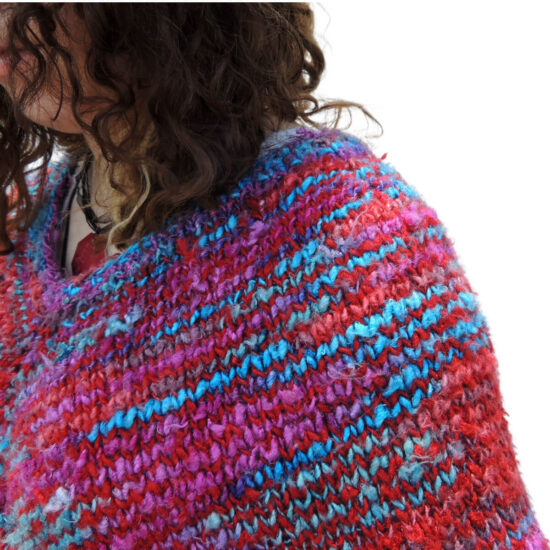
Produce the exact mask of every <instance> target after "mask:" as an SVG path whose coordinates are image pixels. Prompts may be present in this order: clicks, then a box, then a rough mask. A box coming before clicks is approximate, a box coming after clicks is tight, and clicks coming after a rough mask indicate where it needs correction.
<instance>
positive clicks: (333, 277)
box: [0, 127, 549, 550]
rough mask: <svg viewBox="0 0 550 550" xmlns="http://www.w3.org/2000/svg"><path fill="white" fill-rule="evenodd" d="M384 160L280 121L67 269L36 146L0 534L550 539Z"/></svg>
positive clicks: (484, 358) (456, 293)
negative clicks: (177, 208) (240, 158)
mask: <svg viewBox="0 0 550 550" xmlns="http://www.w3.org/2000/svg"><path fill="white" fill-rule="evenodd" d="M384 159H385V155H384V156H383V157H382V158H378V157H377V156H376V155H375V154H374V153H373V152H372V150H371V149H370V148H369V146H368V145H367V143H365V142H364V141H363V140H361V139H360V138H358V137H356V136H354V135H353V134H351V133H348V132H345V131H342V130H339V129H333V128H324V127H323V128H320V129H315V128H308V127H298V128H295V129H292V131H284V132H282V133H278V134H277V135H276V136H275V138H273V136H271V139H270V138H268V140H267V141H266V142H265V143H264V146H263V147H262V150H261V152H260V155H259V156H258V158H257V160H256V162H255V164H254V166H253V167H252V168H251V169H250V170H249V171H248V172H247V174H246V175H245V176H244V177H243V178H242V179H241V180H240V181H239V182H238V184H236V185H235V186H234V187H233V188H232V189H230V190H228V191H227V192H226V193H225V194H224V195H223V197H222V199H223V200H222V203H221V205H220V206H219V207H216V208H212V209H205V208H202V207H199V206H194V207H193V208H191V209H190V211H189V212H187V213H185V214H181V213H180V214H179V215H177V216H173V217H172V218H170V219H169V220H168V221H167V222H166V223H165V224H164V225H163V226H162V228H161V229H160V230H159V231H158V232H155V233H152V234H149V235H146V236H145V237H143V238H142V239H140V241H139V242H137V243H135V244H133V245H132V246H130V247H129V248H127V249H126V250H125V251H123V252H122V253H121V254H120V255H118V256H116V257H111V258H110V259H107V260H106V261H105V262H104V263H102V264H101V265H100V266H95V267H93V268H91V269H87V270H85V271H84V272H82V273H79V274H77V275H76V276H72V277H66V276H64V273H63V271H62V268H61V266H60V265H59V264H58V263H57V262H56V247H57V244H58V241H59V238H60V226H61V223H60V218H61V212H62V205H63V200H64V198H65V196H66V193H67V190H68V189H70V187H71V182H72V173H73V169H74V167H72V166H71V165H70V163H69V162H68V160H67V158H66V157H64V156H61V158H59V159H57V160H56V161H52V162H51V166H49V167H48V181H47V190H48V195H47V196H48V198H47V201H46V203H45V205H44V207H43V208H42V209H41V212H40V214H39V216H38V218H37V219H36V221H35V222H34V223H33V225H32V226H31V228H30V229H29V230H28V231H27V232H25V233H24V234H23V233H21V234H20V235H18V237H17V239H16V248H15V251H14V252H13V253H12V254H10V255H7V256H0V297H1V299H0V450H1V452H0V547H1V548H6V549H25V550H29V549H34V548H50V549H61V548H63V549H74V548H88V549H103V550H107V549H109V550H126V549H132V548H139V549H145V548H147V549H153V550H160V549H166V548H175V549H201V548H215V549H225V548H240V549H256V548H288V549H294V548H300V549H301V548H323V549H324V548H331V549H338V550H340V549H344V550H351V549H353V548H372V549H378V548H380V549H393V550H408V549H412V550H426V549H428V550H430V549H433V550H436V549H437V550H441V549H445V550H451V549H452V550H455V549H463V550H465V549H472V550H473V549H488V550H489V549H490V550H497V549H520V548H521V549H530V550H540V549H548V548H549V546H548V540H547V539H546V538H545V537H544V535H543V533H542V532H541V530H540V527H539V524H538V522H537V519H536V516H535V513H534V510H533V507H532V503H531V501H530V497H529V495H528V492H527V490H526V487H525V485H524V482H523V480H522V476H521V472H520V468H519V463H518V460H517V457H516V455H515V450H514V445H513V441H512V438H511V434H510V431H509V428H508V423H507V419H506V414H507V413H506V412H505V410H504V408H503V402H502V396H501V393H500V388H499V378H498V362H497V358H496V356H495V352H494V349H493V345H492V342H491V337H490V332H489V327H488V326H487V321H486V318H485V316H484V315H483V312H482V311H481V308H480V303H479V301H478V297H477V295H476V293H475V291H474V290H473V289H472V287H471V286H470V284H469V282H468V279H467V277H466V275H465V273H464V270H463V269H462V267H461V264H460V261H459V258H458V257H457V254H456V251H455V249H454V245H453V242H452V240H451V238H450V237H449V235H448V234H447V231H446V228H445V226H444V225H443V224H442V222H441V221H440V220H439V218H438V216H437V214H436V212H435V211H434V209H433V208H431V207H430V206H429V205H428V204H427V202H426V201H425V200H424V199H423V197H422V196H421V194H420V193H419V192H418V190H417V189H415V188H414V186H412V185H410V184H408V183H407V182H406V181H405V180H404V179H403V177H402V176H401V175H400V174H399V173H398V172H397V171H396V170H395V168H394V167H393V166H392V165H391V164H390V163H389V162H386V161H385V160H384ZM27 177H28V182H29V187H30V189H31V191H32V190H36V189H37V182H36V181H33V176H32V175H29V176H27Z"/></svg>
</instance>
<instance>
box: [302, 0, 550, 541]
mask: <svg viewBox="0 0 550 550" xmlns="http://www.w3.org/2000/svg"><path fill="white" fill-rule="evenodd" d="M311 6H312V8H313V10H314V13H315V18H316V21H315V28H316V37H317V39H318V41H319V43H320V46H321V47H322V49H323V51H324V54H325V57H326V63H327V66H326V72H325V75H324V77H323V80H322V82H321V85H320V86H319V88H318V90H317V92H318V93H317V94H316V95H317V97H319V98H321V99H322V98H327V99H337V98H339V99H345V100H350V101H356V102H359V103H361V104H363V105H364V106H365V107H366V109H367V110H368V111H369V112H370V113H371V114H372V115H374V117H376V118H377V119H378V120H379V122H380V123H381V124H382V126H383V129H384V134H383V136H382V137H381V138H368V143H369V145H371V147H372V149H373V151H374V152H375V153H376V154H377V155H378V156H381V155H382V154H384V153H388V154H387V157H386V159H385V160H386V162H389V163H391V164H392V165H393V166H394V167H395V168H396V170H397V171H398V172H399V173H400V174H401V175H402V176H403V177H404V179H405V180H406V181H408V182H409V183H411V184H412V185H414V186H415V188H416V189H417V190H418V191H419V192H420V193H421V194H422V195H423V196H424V198H425V200H426V201H427V203H428V204H429V205H430V206H432V207H433V208H434V209H435V210H436V212H437V213H438V215H439V217H440V219H441V221H442V222H443V223H444V225H445V226H446V227H447V232H448V235H449V236H450V238H451V240H452V241H453V242H454V245H455V249H456V251H457V254H458V256H459V260H460V261H461V264H462V265H463V267H464V269H465V271H466V274H467V276H468V279H469V281H470V283H471V285H472V287H473V289H474V290H475V291H476V292H477V293H478V299H479V301H480V305H481V309H482V312H483V313H484V314H485V316H486V318H487V321H488V323H489V328H490V334H491V338H492V341H493V344H494V347H495V351H496V355H497V359H498V361H499V375H500V384H501V392H502V395H503V400H504V408H505V409H506V411H507V413H508V416H507V420H508V423H509V426H510V432H511V433H512V439H513V443H514V447H515V451H516V456H517V457H518V460H519V466H520V471H521V473H522V477H523V480H524V482H525V485H526V487H527V491H528V493H529V495H530V497H531V500H532V503H533V507H534V511H535V516H536V517H537V519H538V521H539V523H540V526H541V528H542V530H543V532H544V534H545V535H546V536H547V537H550V498H549V496H550V470H549V468H548V461H549V458H550V443H549V441H548V436H549V433H550V430H549V420H550V412H549V411H550V407H549V402H550V351H549V349H548V348H547V347H546V346H547V345H548V344H549V343H550V317H549V315H550V292H549V283H550V281H549V271H548V265H549V264H550V262H549V259H548V254H549V252H550V251H549V243H550V228H549V225H548V224H549V216H548V210H549V199H550V192H549V188H550V176H549V172H548V159H549V151H550V137H549V131H550V106H549V103H550V79H549V76H548V56H549V54H550V33H549V32H548V28H547V27H548V16H547V14H548V10H549V7H548V3H547V2H543V1H540V2H535V1H529V0H525V1H522V2H521V3H520V2H518V1H516V2H503V1H499V2H496V1H490V0H486V1H485V2H479V1H472V0H463V1H462V2H460V3H458V2H455V3H450V2H441V1H439V2H437V1H435V0H430V1H428V0H417V1H416V2H410V1H402V0H399V1H397V0H384V1H381V0H377V1H372V0H364V1H363V2H345V1H344V2H342V1H338V2H336V1H328V2H321V3H312V4H311ZM352 114H353V119H352V120H353V123H352V125H351V126H350V128H349V129H347V130H346V131H349V132H352V133H355V134H356V135H360V137H362V136H364V135H378V134H379V133H380V129H379V127H378V126H377V125H376V124H375V123H374V122H369V123H368V126H367V119H366V118H365V116H364V115H363V114H362V113H361V112H360V111H359V110H357V109H353V110H352ZM348 121H349V118H346V120H344V123H343V125H342V126H340V127H342V129H344V127H345V126H346V125H347V123H348Z"/></svg>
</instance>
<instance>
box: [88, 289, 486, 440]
mask: <svg viewBox="0 0 550 550" xmlns="http://www.w3.org/2000/svg"><path fill="white" fill-rule="evenodd" d="M447 290H448V289H447V287H445V286H444V285H440V284H435V285H432V286H431V287H429V288H428V289H427V291H426V298H427V299H430V297H431V296H432V294H436V295H438V296H440V295H441V294H443V293H444V292H446V291H447ZM451 302H452V304H453V306H452V307H454V305H457V306H459V307H464V306H465V307H468V308H469V309H470V308H475V307H476V298H475V295H473V294H470V293H466V292H462V293H459V300H457V301H451ZM422 304H423V300H422V293H420V292H418V291H416V290H415V291H413V293H412V294H411V295H410V296H407V297H405V298H403V299H401V300H399V301H398V302H395V301H393V300H391V301H390V302H389V303H387V304H386V306H385V308H384V312H383V313H382V314H375V315H373V316H372V317H371V318H370V319H369V321H368V322H367V323H366V324H362V323H357V322H354V323H352V325H351V326H350V327H349V328H348V329H347V331H346V334H345V335H341V334H335V335H334V337H333V339H332V341H331V342H330V343H329V344H327V343H322V344H321V345H320V346H318V348H317V349H316V350H313V349H308V350H306V353H305V354H304V356H303V357H302V359H301V360H300V363H295V362H291V361H288V362H287V364H286V367H285V370H284V372H276V371H271V372H270V373H269V374H268V375H267V377H266V379H265V385H266V388H267V389H269V388H270V387H271V386H272V385H273V384H274V383H275V381H276V379H279V380H280V382H281V383H286V382H289V381H290V380H291V379H292V377H293V375H294V373H296V374H297V375H298V376H299V377H302V376H303V373H304V372H305V371H306V369H307V364H308V363H309V364H310V365H311V366H312V367H313V368H314V369H316V368H317V363H318V361H319V359H321V357H323V356H325V355H326V356H329V357H331V356H333V355H335V354H336V352H337V350H338V349H339V348H341V347H342V346H344V348H346V349H347V348H349V349H353V340H354V339H355V337H356V336H361V335H362V333H363V331H364V330H367V334H368V333H370V331H372V330H373V327H375V326H382V325H383V324H391V322H392V319H393V317H394V316H402V315H403V309H402V305H404V307H410V308H415V309H418V308H420V307H421V306H422ZM440 315H441V306H439V305H438V307H435V308H433V309H432V310H426V311H425V312H424V315H423V316H422V320H421V321H418V320H416V319H412V320H411V322H410V324H409V328H408V334H409V337H410V335H412V332H414V326H415V325H417V326H421V327H422V328H425V329H427V328H428V327H429V326H430V325H431V324H434V323H437V322H438V321H439V318H440ZM400 318H402V317H400ZM474 321H475V322H477V321H478V320H477V318H474V319H473V321H472V323H473V322H474ZM463 325H464V326H468V324H467V323H463ZM402 329H403V327H402V328H400V329H399V332H400V333H401V331H402ZM348 331H349V332H348ZM381 338H382V340H381V342H382V343H381V345H382V346H383V347H384V346H386V345H391V344H392V343H393V342H394V341H395V339H391V340H390V339H389V338H387V337H385V336H381ZM290 347H291V346H290V345H289V343H288V342H287V341H286V340H285V339H281V340H280V341H279V342H273V343H271V344H269V345H268V347H267V348H266V349H265V350H264V352H263V353H262V354H261V355H254V354H252V353H248V354H247V355H246V356H245V357H244V359H243V362H242V365H241V366H240V367H232V368H231V370H230V371H229V373H227V374H226V373H223V372H221V371H218V372H216V373H215V374H214V376H213V377H212V378H211V379H210V380H206V379H202V380H200V381H199V382H198V384H197V389H196V390H195V391H192V390H191V389H186V388H183V389H181V390H180V391H179V392H178V394H177V397H175V396H173V395H171V396H168V397H166V398H164V399H162V400H158V399H150V400H149V401H148V402H147V403H146V404H145V406H144V408H143V409H142V408H141V407H131V408H130V409H129V410H128V411H127V412H124V411H120V410H119V411H117V412H116V413H115V414H114V415H113V416H112V417H111V418H110V419H109V420H108V421H101V422H98V423H96V424H95V425H94V426H93V428H92V430H91V433H90V434H89V435H88V438H89V439H90V441H92V442H93V441H95V439H96V438H97V436H98V435H99V433H101V434H103V435H107V434H108V433H109V432H110V431H111V430H112V429H114V428H125V429H130V428H131V426H132V425H133V423H134V421H135V419H136V418H138V419H140V420H142V421H143V422H148V421H149V419H150V418H151V416H152V415H153V414H162V415H165V414H167V413H168V412H169V411H172V410H178V409H179V408H180V407H181V406H182V405H183V403H184V402H185V401H187V400H188V399H191V400H192V401H197V400H198V399H200V398H201V396H202V395H203V394H204V393H206V392H207V391H208V392H209V393H213V392H215V391H223V389H224V388H227V387H229V386H230V385H231V382H232V380H233V379H234V378H235V376H239V377H240V378H242V379H245V378H246V377H247V376H248V372H249V370H250V368H251V366H253V367H254V368H256V369H258V370H259V371H262V372H263V371H266V370H267V369H268V368H269V367H270V366H271V363H272V360H275V361H281V362H283V361H284V360H285V359H286V355H287V353H288V352H289V350H290ZM383 347H382V349H380V350H379V352H380V353H381V352H382V351H383ZM373 358H375V356H374V355H373ZM251 364H252V365H251ZM383 414H384V413H383V412H382V411H379V412H378V413H377V416H381V415H383ZM379 421H380V420H378V421H377V423H378V422H379Z"/></svg>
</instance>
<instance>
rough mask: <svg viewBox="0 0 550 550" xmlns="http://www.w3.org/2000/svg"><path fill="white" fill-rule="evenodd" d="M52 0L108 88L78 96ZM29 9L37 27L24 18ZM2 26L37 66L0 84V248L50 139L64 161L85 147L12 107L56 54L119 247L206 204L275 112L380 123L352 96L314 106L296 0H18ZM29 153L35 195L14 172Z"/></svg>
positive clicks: (303, 19)
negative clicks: (100, 167)
mask: <svg viewBox="0 0 550 550" xmlns="http://www.w3.org/2000/svg"><path fill="white" fill-rule="evenodd" d="M64 6H70V7H72V8H73V9H74V10H75V13H76V15H77V16H78V17H79V18H80V20H82V21H83V23H84V26H85V27H84V28H85V29H86V31H87V33H88V35H89V37H88V40H89V42H90V46H89V50H88V53H87V57H86V71H87V72H88V73H89V75H90V78H91V79H92V81H94V80H95V82H97V83H99V84H100V85H101V86H103V87H105V88H107V89H109V90H110V91H112V92H113V93H112V98H105V97H103V98H98V97H96V96H94V97H84V95H83V90H82V86H81V82H80V80H81V77H80V75H78V74H76V72H78V71H75V64H74V62H73V57H72V56H71V52H70V51H69V49H67V48H64V47H63V46H62V45H61V44H60V43H59V42H58V41H57V39H56V37H55V36H54V33H55V31H56V28H57V26H58V25H59V26H60V28H61V29H63V30H64V32H66V33H67V34H69V30H68V29H67V27H66V25H65V24H64V22H63V18H62V16H61V14H60V12H61V10H62V9H63V7H64ZM31 19H33V20H34V21H36V22H37V24H38V28H39V30H40V34H41V39H40V38H39V37H37V36H36V33H34V32H33V31H32V29H30V27H29V25H28V22H29V20H31ZM28 29H30V33H31V34H32V35H33V36H32V37H31V38H32V39H31V38H29V36H27V30H28ZM8 36H9V38H8V40H9V45H8V48H9V49H8V52H9V53H10V54H11V55H12V56H13V57H14V60H15V61H16V62H18V61H19V60H20V57H19V54H18V51H17V49H18V47H19V48H25V49H27V50H29V52H30V53H31V54H32V56H34V58H36V61H37V70H36V71H35V74H33V78H32V79H30V78H27V76H26V75H23V76H24V78H25V88H24V89H23V92H22V93H21V94H20V95H19V97H17V98H16V99H12V98H11V97H10V96H9V95H8V94H7V93H6V91H5V90H4V89H3V88H2V87H0V247H3V248H4V250H3V251H2V252H1V253H2V254H8V253H10V252H11V251H13V249H14V245H13V243H12V242H11V240H10V238H9V236H8V230H11V229H12V228H14V227H15V228H16V229H18V230H19V231H24V230H26V229H28V227H30V225H31V224H32V222H33V220H34V219H35V216H36V214H37V213H38V210H39V208H40V205H41V201H42V199H43V197H42V193H41V191H43V188H44V187H45V182H46V175H47V166H48V163H49V162H50V159H51V157H52V155H53V153H54V152H55V149H56V148H57V147H60V148H62V149H64V151H65V152H66V154H67V155H68V157H69V159H70V160H71V162H79V161H80V160H82V159H84V158H85V157H86V156H87V155H90V154H91V152H90V148H89V146H88V144H87V142H86V140H85V139H84V137H83V135H82V134H67V133H63V132H60V131H58V130H54V129H52V128H49V127H44V126H43V125H40V124H37V123H35V122H33V121H31V120H29V119H28V118H27V117H25V115H24V114H23V112H24V110H25V108H26V107H27V106H29V105H30V104H31V103H32V102H33V101H34V100H35V99H36V98H38V97H39V96H40V94H41V93H42V92H43V91H44V90H45V89H48V86H49V83H50V82H51V79H52V78H53V75H54V70H57V71H58V74H60V73H59V67H58V65H57V63H58V61H59V60H61V61H62V62H63V63H64V65H65V68H66V70H67V74H68V78H69V80H70V86H72V90H71V93H69V94H66V96H68V97H69V98H70V101H71V107H72V112H73V116H74V118H75V120H76V121H77V122H78V124H79V125H80V126H81V127H82V129H83V131H86V132H88V133H89V134H91V135H92V136H93V138H94V139H95V140H96V142H97V143H98V144H99V147H100V148H101V151H102V154H103V155H104V157H105V159H106V161H107V162H108V165H109V166H108V178H107V182H106V183H105V184H102V185H109V186H110V187H109V191H110V192H111V193H113V194H112V197H113V200H112V201H111V202H110V204H109V210H110V213H111V215H112V219H113V220H114V222H115V223H114V226H113V227H112V228H111V230H110V231H109V232H108V235H107V246H109V245H111V244H112V245H113V246H115V247H117V248H118V249H121V248H124V247H125V246H129V245H130V244H132V243H133V242H135V241H136V240H138V239H140V238H141V237H143V236H144V235H145V234H147V233H149V232H152V231H155V230H157V229H158V228H159V227H160V226H161V225H162V224H163V223H164V222H165V221H166V220H167V219H168V218H169V217H170V216H171V215H172V214H174V213H175V212H181V211H183V210H185V208H187V207H189V205H190V204H191V203H192V202H193V201H194V202H195V203H197V204H198V205H200V206H203V207H206V208H214V207H216V205H217V204H218V198H219V195H220V194H221V193H225V192H227V190H228V188H229V187H230V186H232V185H235V184H236V183H237V182H238V181H239V179H240V178H241V177H242V176H243V175H244V174H245V173H246V172H247V170H249V169H250V167H251V166H252V164H253V163H254V161H255V160H256V158H257V156H258V154H259V152H260V146H261V143H262V141H263V140H264V138H265V137H266V135H267V133H266V132H267V131H268V129H269V128H268V126H269V124H270V123H271V124H272V128H271V130H273V131H276V130H277V129H279V128H280V127H281V124H284V123H295V124H298V125H304V124H306V125H307V124H310V125H312V126H314V127H319V126H320V124H319V123H317V122H315V121H314V120H312V118H311V117H312V115H314V114H316V113H319V112H321V111H324V110H326V109H334V110H335V112H336V115H335V117H334V119H333V121H332V127H336V126H337V125H338V123H339V121H340V119H341V114H342V110H343V109H347V110H348V113H350V111H349V110H350V107H356V108H359V109H360V110H361V111H362V112H363V113H364V114H365V115H366V117H367V118H371V119H373V120H374V121H375V122H376V123H377V124H378V125H379V126H380V128H382V127H381V125H380V123H379V122H378V121H377V120H376V119H375V118H374V117H373V116H372V115H371V114H370V113H369V112H368V111H367V110H366V109H365V108H364V107H363V106H362V105H361V104H359V103H355V102H349V101H341V100H338V101H332V102H326V103H325V104H323V105H319V101H318V100H317V99H316V98H315V97H314V96H313V95H312V92H313V91H314V90H315V89H316V88H317V86H318V84H319V81H320V79H321V76H322V74H323V71H324V69H325V58H324V55H323V52H322V50H321V48H320V47H319V44H318V43H317V41H316V39H315V37H314V16H313V12H312V10H311V8H310V6H309V5H308V4H305V3H208V4H200V3H198V4H197V3H129V4H128V3H126V4H117V3H73V4H65V3H45V4H35V3H28V4H23V3H21V4H16V5H15V7H14V8H13V9H12V17H11V18H10V21H9V24H8ZM44 53H46V54H47V56H48V57H49V59H50V63H48V64H47V63H46V60H45V59H44V56H43V54H44ZM35 66H36V65H35ZM63 94H64V92H63V79H61V97H63ZM100 103H101V104H102V105H103V106H105V103H107V107H106V108H103V109H98V110H97V112H96V114H95V116H94V118H93V120H92V123H91V125H90V124H87V123H86V122H85V121H84V120H83V119H82V117H81V114H82V112H83V111H80V109H82V108H83V106H84V105H98V104H100ZM308 107H310V109H309V110H308ZM60 108H61V106H60V107H59V109H60ZM58 113H59V110H58ZM350 119H351V115H350ZM54 120H55V119H54ZM380 135H382V134H380ZM36 161H41V162H38V169H39V174H40V175H39V178H38V180H37V181H38V182H39V187H38V191H39V192H40V193H37V195H38V196H37V197H36V198H35V197H33V196H32V194H31V193H30V192H29V189H28V188H27V184H26V181H25V177H24V175H25V174H26V173H28V172H25V168H27V167H29V166H30V165H33V166H36ZM35 169H37V168H36V167H35V168H33V170H35ZM98 193H99V190H96V196H97V194H98Z"/></svg>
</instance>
